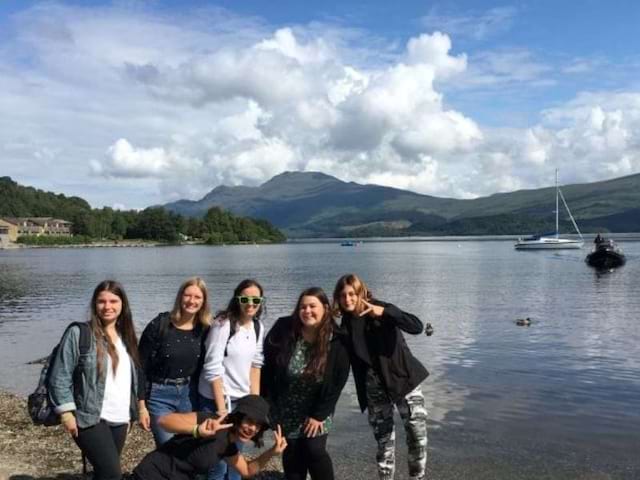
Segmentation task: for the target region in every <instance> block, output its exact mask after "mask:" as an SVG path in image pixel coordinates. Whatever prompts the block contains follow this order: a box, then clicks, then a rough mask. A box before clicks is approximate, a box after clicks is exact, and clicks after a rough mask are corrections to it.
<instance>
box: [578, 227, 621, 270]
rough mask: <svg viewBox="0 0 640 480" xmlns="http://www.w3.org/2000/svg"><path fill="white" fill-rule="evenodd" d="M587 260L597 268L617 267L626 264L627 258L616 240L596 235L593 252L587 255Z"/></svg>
mask: <svg viewBox="0 0 640 480" xmlns="http://www.w3.org/2000/svg"><path fill="white" fill-rule="evenodd" d="M585 261H586V262H587V263H588V264H589V265H591V266H592V267H596V268H602V269H606V268H615V267H620V266H621V265H624V263H625V262H626V258H625V256H624V253H623V252H622V250H621V249H620V247H618V246H617V245H616V244H615V242H614V241H613V240H611V239H608V238H601V237H600V235H598V237H596V241H595V246H594V247H593V250H592V252H591V253H590V254H589V255H587V258H586V259H585Z"/></svg>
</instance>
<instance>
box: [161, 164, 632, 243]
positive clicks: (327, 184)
mask: <svg viewBox="0 0 640 480" xmlns="http://www.w3.org/2000/svg"><path fill="white" fill-rule="evenodd" d="M562 191H563V193H564V196H565V198H566V200H567V202H568V203H569V206H570V208H571V211H572V213H573V215H574V217H575V218H576V220H577V221H578V224H579V226H581V227H582V228H583V229H584V230H585V231H597V230H601V231H615V232H620V231H640V218H639V217H640V216H639V215H638V213H639V212H640V208H639V207H640V174H636V175H631V176H628V177H622V178H617V179H614V180H607V181H603V182H595V183H587V184H575V185H566V186H563V187H562ZM212 206H219V207H221V208H224V209H228V210H230V211H231V212H233V213H235V214H238V215H244V216H249V217H253V218H261V219H265V220H268V221H269V222H271V223H273V224H274V225H276V226H277V227H279V228H281V229H282V230H284V231H285V232H286V233H287V235H288V236H290V237H305V236H307V237H308V236H319V237H323V236H369V235H382V236H384V235H453V234H457V235H482V234H527V233H535V232H536V231H539V230H549V229H551V230H553V228H554V224H555V214H554V210H555V188H554V187H548V188H541V189H536V190H519V191H516V192H511V193H499V194H494V195H491V196H488V197H482V198H477V199H474V200H459V199H453V198H439V197H433V196H429V195H420V194H417V193H414V192H409V191H406V190H400V189H397V188H390V187H382V186H379V185H361V184H358V183H354V182H343V181H341V180H338V179H337V178H335V177H332V176H329V175H325V174H323V173H319V172H285V173H282V174H280V175H277V176H275V177H273V178H272V179H271V180H269V181H268V182H266V183H264V184H262V185H260V186H259V187H227V186H219V187H216V188H214V189H213V190H212V191H211V192H209V193H208V194H207V195H206V196H205V197H203V198H202V199H201V200H198V201H189V200H180V201H178V202H174V203H169V204H166V205H164V207H165V208H167V209H168V210H171V211H174V212H176V213H180V214H184V215H188V216H195V217H199V216H202V215H204V213H205V212H206V211H207V210H208V209H209V208H211V207H212ZM561 213H562V212H561ZM561 217H562V215H561ZM561 229H562V230H563V231H568V232H571V231H573V228H572V227H571V225H570V223H569V220H568V218H567V219H565V220H562V226H561Z"/></svg>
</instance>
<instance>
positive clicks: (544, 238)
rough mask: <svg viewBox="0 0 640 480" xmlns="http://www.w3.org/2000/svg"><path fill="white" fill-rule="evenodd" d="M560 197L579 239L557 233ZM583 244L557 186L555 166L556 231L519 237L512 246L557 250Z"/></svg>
mask: <svg viewBox="0 0 640 480" xmlns="http://www.w3.org/2000/svg"><path fill="white" fill-rule="evenodd" d="M560 198H561V199H562V203H563V204H564V207H565V208H566V209H567V213H568V214H569V218H570V219H571V222H572V223H573V226H574V227H575V229H576V231H577V232H578V235H579V236H580V240H575V239H571V238H561V237H560V235H559V233H558V211H559V208H558V207H559V199H560ZM583 245H584V238H583V237H582V233H580V229H579V228H578V225H577V224H576V221H575V220H574V219H573V215H571V211H570V210H569V206H568V205H567V202H566V200H565V199H564V195H562V191H561V190H560V187H559V186H558V169H557V168H556V231H555V232H552V233H545V234H542V235H534V236H532V237H526V238H519V239H518V241H517V242H516V243H515V245H514V246H515V248H516V250H558V249H567V248H573V249H575V248H582V246H583Z"/></svg>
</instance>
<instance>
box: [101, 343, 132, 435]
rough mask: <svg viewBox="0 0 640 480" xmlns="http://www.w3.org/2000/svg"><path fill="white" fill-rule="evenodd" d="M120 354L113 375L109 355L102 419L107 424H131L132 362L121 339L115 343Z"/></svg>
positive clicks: (108, 356)
mask: <svg viewBox="0 0 640 480" xmlns="http://www.w3.org/2000/svg"><path fill="white" fill-rule="evenodd" d="M115 347H116V351H117V352H118V367H117V368H116V373H115V375H114V374H113V363H112V362H111V356H110V355H107V365H106V367H107V380H106V382H105V386H104V399H103V400H102V410H101V411H100V418H101V419H103V420H106V421H107V422H113V423H129V420H130V416H129V407H130V406H131V360H130V359H129V354H128V353H127V349H126V348H125V346H124V343H122V340H121V339H120V337H118V340H117V341H116V342H115Z"/></svg>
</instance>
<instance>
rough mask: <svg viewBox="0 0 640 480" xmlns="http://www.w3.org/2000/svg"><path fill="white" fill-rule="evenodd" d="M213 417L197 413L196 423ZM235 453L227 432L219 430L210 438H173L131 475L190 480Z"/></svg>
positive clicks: (149, 479)
mask: <svg viewBox="0 0 640 480" xmlns="http://www.w3.org/2000/svg"><path fill="white" fill-rule="evenodd" d="M213 416H214V415H213V414H212V413H208V412H198V423H202V422H204V421H205V420H206V419H207V418H212V417H213ZM237 453H238V447H237V446H236V444H235V443H233V442H231V441H230V440H229V431H228V430H221V431H219V432H218V433H216V434H215V435H214V436H213V437H210V438H193V437H192V436H191V435H176V436H175V437H173V438H172V439H171V440H169V441H168V442H167V443H165V444H163V445H162V446H160V447H159V448H158V449H157V450H154V451H153V452H151V453H149V454H148V455H147V456H146V457H144V458H143V459H142V462H140V463H139V464H138V466H137V467H136V468H135V469H134V470H133V474H134V477H135V478H137V479H139V480H191V479H192V478H193V477H194V475H196V474H206V473H207V472H208V471H209V470H210V469H211V468H212V467H213V466H214V465H215V464H217V463H218V462H219V461H220V460H221V459H223V458H225V457H233V456H234V455H236V454H237Z"/></svg>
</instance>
